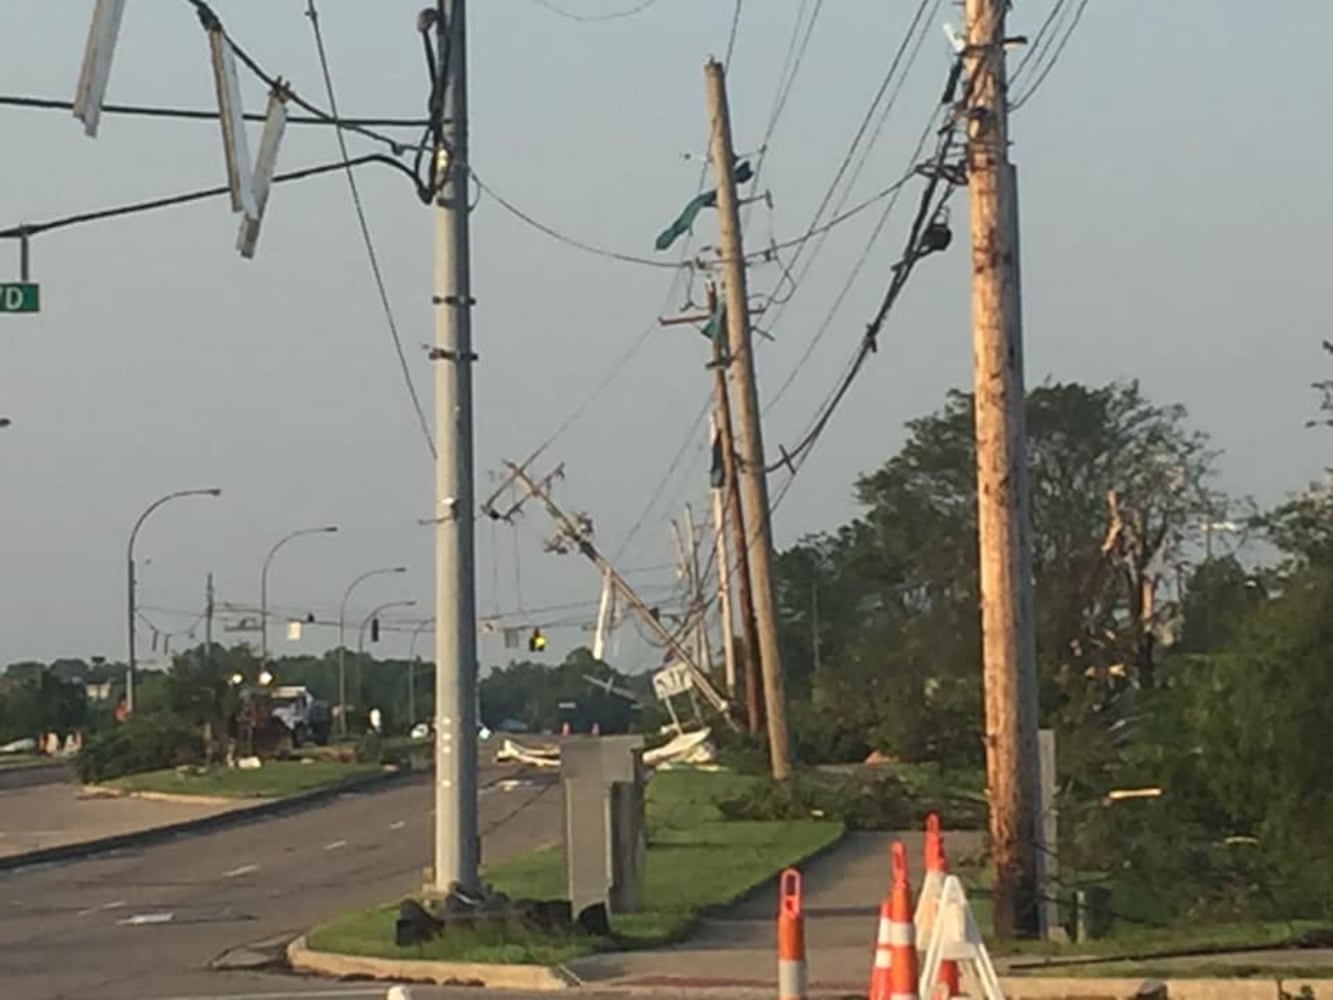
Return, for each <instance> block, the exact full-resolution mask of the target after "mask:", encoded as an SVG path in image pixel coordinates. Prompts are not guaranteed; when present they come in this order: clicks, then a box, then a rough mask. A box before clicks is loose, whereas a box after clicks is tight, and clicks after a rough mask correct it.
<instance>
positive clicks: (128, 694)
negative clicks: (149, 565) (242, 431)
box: [125, 488, 222, 712]
mask: <svg viewBox="0 0 1333 1000" xmlns="http://www.w3.org/2000/svg"><path fill="white" fill-rule="evenodd" d="M220 496H222V491H221V490H220V489H216V488H214V489H206V490H177V491H176V492H174V493H168V494H167V495H166V496H163V497H158V498H157V499H156V500H154V501H153V502H152V503H150V504H149V505H148V507H147V508H146V509H145V510H144V512H143V513H142V514H140V515H139V520H137V521H135V522H134V530H133V531H131V532H130V543H129V545H128V546H126V549H125V566H126V570H127V580H128V584H129V586H128V594H127V600H126V602H125V603H126V611H127V616H126V620H127V623H128V625H129V642H130V662H129V667H128V670H127V671H126V674H125V710H126V711H127V712H133V711H134V670H135V665H136V661H135V658H134V612H135V608H134V541H135V539H136V538H138V537H139V529H140V528H142V527H143V523H144V521H146V520H148V515H149V514H151V513H152V512H153V511H155V510H157V508H159V507H161V506H162V505H163V504H164V503H167V502H168V501H171V500H179V499H181V498H182V497H220Z"/></svg>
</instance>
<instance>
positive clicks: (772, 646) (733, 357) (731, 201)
mask: <svg viewBox="0 0 1333 1000" xmlns="http://www.w3.org/2000/svg"><path fill="white" fill-rule="evenodd" d="M704 81H705V84H706V87H707V94H708V120H709V134H710V136H711V139H710V141H709V155H710V157H711V159H712V162H713V176H714V178H715V180H716V184H717V218H718V246H719V250H720V252H721V257H720V264H721V266H722V268H723V274H724V276H725V280H726V288H725V292H726V299H725V302H726V320H727V343H728V348H729V352H728V353H729V357H728V359H727V361H728V367H729V368H730V370H731V375H732V377H733V378H734V379H735V380H736V388H737V390H738V395H739V399H738V400H737V402H736V424H737V444H738V445H739V450H738V456H739V458H740V470H739V471H740V488H741V497H742V499H743V501H744V505H745V508H746V521H747V522H748V523H749V525H750V530H749V537H748V539H747V540H746V541H747V545H746V548H747V550H748V552H749V557H750V582H751V584H752V589H753V592H752V598H753V601H754V614H755V625H756V627H757V628H758V632H759V649H758V653H759V663H760V667H761V669H762V670H763V678H764V708H765V710H766V711H767V714H768V755H769V762H770V764H771V766H772V772H773V777H774V778H776V779H777V780H779V781H782V780H785V779H786V778H788V777H789V776H790V775H791V744H790V741H789V737H788V734H787V706H786V696H785V692H784V690H783V683H782V658H781V654H780V653H779V651H778V623H777V608H776V606H775V601H774V597H773V567H772V561H773V531H772V525H771V523H770V520H769V511H768V483H767V481H766V479H765V476H766V475H767V473H766V471H765V469H764V437H763V432H762V430H761V429H760V426H759V389H758V385H757V384H756V380H755V371H754V354H753V351H752V344H751V331H750V309H749V293H748V291H747V289H746V282H745V251H744V246H743V244H742V241H741V222H740V205H739V199H738V198H737V195H736V151H735V149H734V148H733V146H732V138H731V113H730V111H729V109H728V107H727V85H726V79H725V76H724V71H723V68H722V64H721V63H719V62H717V61H716V60H713V59H710V60H709V61H708V63H707V64H706V65H705V66H704Z"/></svg>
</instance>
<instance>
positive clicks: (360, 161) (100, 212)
mask: <svg viewBox="0 0 1333 1000" xmlns="http://www.w3.org/2000/svg"><path fill="white" fill-rule="evenodd" d="M367 163H383V164H386V165H388V166H390V167H393V168H394V169H396V170H399V171H400V172H405V173H407V174H408V175H409V176H411V171H409V170H408V169H407V167H405V166H404V165H403V164H401V163H399V162H398V161H397V160H395V159H393V158H392V157H390V156H385V155H384V154H383V153H367V154H366V155H365V156H358V157H355V158H353V159H351V160H345V161H344V160H339V161H338V162H336V163H321V164H319V165H318V166H313V167H304V168H302V169H300V170H289V171H287V172H286V173H282V174H275V175H274V177H273V183H274V184H285V183H287V182H289V181H299V180H305V179H306V178H308V177H316V176H318V175H319V174H327V173H332V172H334V171H336V170H345V169H346V168H347V167H349V166H352V167H359V166H362V165H364V164H367ZM230 193H231V188H230V187H227V186H223V187H213V188H200V189H199V190H196V191H187V192H184V193H182V194H175V195H168V196H166V197H164V198H150V199H147V200H144V201H135V202H130V203H129V204H126V205H118V206H116V207H114V208H102V209H97V210H95V211H91V212H80V213H78V214H77V215H66V216H62V217H60V218H57V219H48V220H47V221H45V222H25V223H22V224H20V225H16V226H10V227H9V228H7V229H0V239H21V238H23V237H24V236H37V235H39V234H41V233H48V232H51V231H53V230H56V229H66V228H69V227H70V226H78V225H82V224H84V223H87V222H100V221H103V220H105V219H114V218H118V217H120V216H124V215H137V214H139V213H141V212H152V211H156V210H158V209H161V208H173V207H175V206H177V205H187V204H189V203H190V202H195V201H204V200H206V199H208V198H217V197H220V196H222V195H226V194H230Z"/></svg>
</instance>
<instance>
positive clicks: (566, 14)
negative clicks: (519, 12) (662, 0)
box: [530, 0, 657, 24]
mask: <svg viewBox="0 0 1333 1000" xmlns="http://www.w3.org/2000/svg"><path fill="white" fill-rule="evenodd" d="M530 2H531V3H534V4H536V5H537V6H538V7H544V8H545V9H546V10H549V11H550V12H551V13H552V14H558V15H559V16H561V17H563V18H564V19H565V20H567V21H577V22H578V23H580V24H594V23H599V22H603V21H620V20H623V19H624V18H627V17H633V16H634V15H635V14H642V13H643V12H644V11H645V10H647V9H648V8H649V7H651V6H653V5H654V4H656V3H657V0H639V2H638V3H637V4H635V5H634V6H633V7H626V8H625V9H623V10H616V11H611V12H610V13H609V14H576V13H575V12H574V11H571V10H566V9H565V8H564V7H561V6H559V5H557V4H555V3H553V2H552V0H530Z"/></svg>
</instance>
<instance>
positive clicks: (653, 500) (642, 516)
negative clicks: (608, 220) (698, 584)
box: [611, 0, 745, 562]
mask: <svg viewBox="0 0 1333 1000" xmlns="http://www.w3.org/2000/svg"><path fill="white" fill-rule="evenodd" d="M744 6H745V0H736V5H735V6H734V7H733V8H732V11H731V30H730V32H729V34H728V36H727V49H726V55H725V56H724V57H723V60H722V63H723V65H724V66H726V68H727V70H728V71H730V69H731V57H732V55H733V54H734V53H735V50H736V37H737V35H738V34H739V32H740V25H741V12H742V10H743V8H744ZM712 145H713V133H712V132H711V131H710V133H709V136H708V145H707V147H706V148H708V149H711V148H712ZM707 180H708V159H707V158H706V157H705V159H704V162H703V164H702V165H701V166H700V168H699V181H698V183H697V184H696V185H695V188H696V191H695V195H696V197H697V196H698V193H699V192H702V191H703V189H704V185H705V184H706V183H707ZM693 238H694V232H693V230H691V231H690V232H688V233H686V235H685V242H684V244H683V245H682V247H681V258H682V260H683V259H684V258H685V256H686V255H687V254H688V253H689V246H690V243H691V241H692V240H693ZM689 276H690V279H691V281H690V285H689V286H688V287H687V288H686V292H685V297H686V299H687V300H688V299H690V298H692V294H693V279H694V276H695V274H694V270H693V269H691V270H690V271H689ZM673 288H674V285H673ZM669 302H670V300H669V298H668V304H669ZM664 308H665V306H664ZM653 329H656V324H654V326H653ZM710 405H711V394H710V399H709V400H706V401H705V402H704V405H703V407H702V408H701V409H700V411H699V414H698V416H696V417H695V418H694V421H693V423H691V425H690V429H689V430H688V431H687V432H686V434H685V439H684V441H682V442H681V445H680V448H679V449H677V451H676V454H675V456H674V457H673V458H672V459H671V461H670V462H669V463H668V465H667V468H666V471H665V472H664V473H663V475H662V478H661V479H660V480H659V481H658V484H657V487H656V488H655V489H654V490H653V492H652V493H650V494H649V496H648V502H647V504H645V505H644V507H643V510H642V511H640V513H639V516H638V517H637V518H636V519H635V521H634V524H633V525H632V526H631V527H630V530H629V533H628V534H627V535H626V536H625V538H624V540H623V541H622V542H621V543H620V546H619V548H617V549H616V551H615V554H614V555H613V556H612V557H611V561H612V562H615V561H616V560H617V559H619V558H620V557H621V556H622V555H624V553H625V550H626V549H627V548H629V546H630V543H632V542H633V541H634V539H635V537H636V536H637V535H638V533H639V532H640V531H641V530H642V528H643V526H644V524H645V523H646V522H647V520H648V515H649V514H650V513H652V511H653V508H654V507H655V506H656V504H657V500H658V498H659V497H660V495H661V493H662V490H663V489H665V488H666V484H667V483H668V482H670V481H671V477H672V475H674V474H675V472H676V469H677V468H678V467H679V465H680V463H681V460H682V459H683V458H684V457H685V455H686V453H687V452H688V451H689V448H690V443H691V442H692V441H694V439H695V438H696V436H697V435H698V432H699V427H700V426H701V425H702V423H703V421H704V419H705V418H706V417H707V416H708V408H709V406H710Z"/></svg>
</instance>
